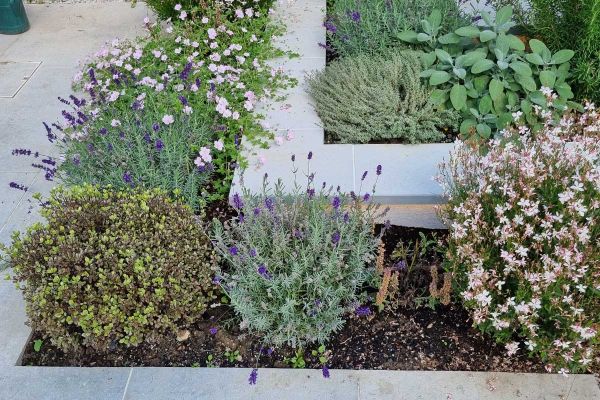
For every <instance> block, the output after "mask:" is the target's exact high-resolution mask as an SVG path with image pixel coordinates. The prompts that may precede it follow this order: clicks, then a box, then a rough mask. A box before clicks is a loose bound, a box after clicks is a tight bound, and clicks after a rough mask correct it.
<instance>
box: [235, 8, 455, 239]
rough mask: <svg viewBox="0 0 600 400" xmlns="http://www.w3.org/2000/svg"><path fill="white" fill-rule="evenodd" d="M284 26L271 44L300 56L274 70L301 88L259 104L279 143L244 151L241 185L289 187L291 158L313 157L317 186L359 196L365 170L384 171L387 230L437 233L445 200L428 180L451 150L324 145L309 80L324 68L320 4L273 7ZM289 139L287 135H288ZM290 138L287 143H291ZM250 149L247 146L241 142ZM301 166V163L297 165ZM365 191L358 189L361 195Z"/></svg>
mask: <svg viewBox="0 0 600 400" xmlns="http://www.w3.org/2000/svg"><path fill="white" fill-rule="evenodd" d="M273 17H274V18H275V19H276V20H279V21H281V22H283V23H284V24H285V25H286V27H287V31H286V33H285V34H284V35H283V36H281V37H279V38H277V40H276V43H277V44H278V45H280V46H281V47H282V48H283V49H286V50H290V51H292V52H295V53H297V54H298V55H299V57H296V58H292V59H289V60H287V59H277V60H274V61H273V65H278V66H282V67H283V69H284V71H285V72H286V73H287V74H289V75H291V76H292V77H294V78H296V79H297V80H298V85H297V86H296V87H294V88H292V89H290V90H287V91H285V92H283V93H282V94H284V95H285V98H283V99H282V100H278V101H272V102H269V103H268V104H262V105H261V109H260V111H261V112H262V113H263V114H264V115H265V120H264V124H265V126H266V127H268V128H269V129H272V130H273V131H274V132H275V135H276V137H279V138H280V139H279V140H278V143H280V144H274V145H273V146H272V147H271V148H269V149H259V148H255V147H252V146H250V145H248V146H247V148H246V151H245V153H244V155H245V156H246V157H247V158H248V159H249V160H250V168H248V169H247V170H245V171H244V177H243V179H244V185H245V186H246V187H247V188H248V189H250V190H259V189H260V188H261V187H262V181H263V176H264V174H265V172H267V171H268V174H269V176H270V178H272V179H273V180H276V179H278V178H281V179H282V181H283V183H284V184H285V185H286V186H288V188H290V189H291V187H292V186H293V180H292V173H291V169H290V158H291V156H292V155H295V156H296V157H297V158H298V159H299V160H300V159H304V158H305V157H306V155H307V154H308V152H309V151H312V152H313V154H314V158H313V160H312V165H311V172H315V175H316V178H315V179H316V180H317V181H318V182H326V183H327V184H328V185H334V186H335V185H340V187H341V189H342V190H344V191H354V192H358V191H359V189H360V187H361V177H362V174H363V173H364V171H366V170H372V169H374V168H375V166H377V165H381V166H382V167H383V171H384V173H383V174H382V175H381V177H380V180H379V184H378V190H377V192H376V193H375V195H374V199H375V201H377V202H379V203H381V204H382V205H385V206H389V207H390V209H391V210H390V213H389V214H388V216H387V218H388V219H389V220H390V221H391V223H392V224H396V225H404V226H413V227H424V228H431V229H440V228H443V227H444V225H443V224H442V222H441V221H440V220H439V218H438V217H437V212H436V209H435V205H438V204H441V203H443V202H444V200H443V198H442V190H441V188H440V187H439V185H438V184H437V183H435V182H434V181H433V178H434V177H435V176H436V175H437V173H438V165H439V163H440V162H442V161H443V160H444V159H445V158H447V156H448V153H449V152H450V151H451V150H452V148H453V144H451V143H434V144H415V145H409V144H393V143H388V144H339V143H334V144H327V143H326V140H325V134H324V130H323V128H322V126H321V121H320V119H319V117H318V115H317V113H316V111H315V109H314V107H313V101H312V99H311V97H310V96H309V94H308V93H307V91H306V90H307V82H306V76H307V74H310V73H313V72H315V71H319V70H322V69H323V68H325V65H326V56H327V54H326V53H327V52H326V45H325V43H326V41H327V38H326V31H325V27H324V26H323V21H325V19H326V7H325V0H308V1H295V2H293V3H292V4H285V5H280V6H278V7H276V11H275V13H274V15H273ZM290 133H291V136H289V134H290ZM288 136H289V137H291V138H292V139H291V140H288ZM244 143H246V144H247V142H244ZM300 167H303V164H300ZM239 182H240V174H239V171H238V172H237V173H236V175H235V177H234V181H233V185H232V189H231V192H230V197H232V196H233V194H234V193H236V192H237V191H239ZM367 186H369V188H370V185H366V186H363V189H365V188H366V187H367Z"/></svg>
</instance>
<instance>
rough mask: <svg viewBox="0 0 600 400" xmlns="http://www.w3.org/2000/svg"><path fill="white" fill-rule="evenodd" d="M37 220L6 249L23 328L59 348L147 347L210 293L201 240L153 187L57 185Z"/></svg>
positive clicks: (182, 322)
mask: <svg viewBox="0 0 600 400" xmlns="http://www.w3.org/2000/svg"><path fill="white" fill-rule="evenodd" d="M42 215H43V216H44V217H45V219H46V222H45V223H38V224H35V225H33V226H32V227H31V228H29V230H28V231H27V233H26V234H25V235H20V234H19V233H16V234H15V236H14V240H13V245H12V247H11V248H10V249H9V251H8V253H9V255H10V264H11V265H12V267H13V269H14V272H15V275H14V280H15V282H16V283H17V285H18V286H19V287H20V288H21V289H22V290H23V293H24V297H25V300H26V303H27V314H28V317H29V322H30V324H31V326H32V328H33V329H34V330H35V331H38V332H40V333H41V334H42V335H43V336H44V337H46V338H48V339H49V340H50V341H51V342H52V343H53V344H54V345H56V346H58V347H60V348H62V349H64V350H67V349H79V348H82V347H91V348H94V349H95V350H98V351H103V350H109V349H113V348H115V347H116V346H118V345H127V346H135V345H138V344H140V343H142V342H151V341H152V340H153V337H156V336H157V335H164V334H169V333H170V332H175V331H176V330H177V329H180V328H181V327H185V326H186V325H188V324H191V323H193V322H194V321H197V320H198V319H199V318H201V316H202V314H203V313H204V311H205V310H206V308H207V303H208V302H209V301H210V300H211V299H212V298H213V297H214V296H213V288H214V286H213V284H212V281H211V276H212V274H213V270H214V269H215V268H216V264H217V256H216V254H215V252H214V251H213V248H212V245H211V243H210V240H209V239H208V237H207V236H206V235H205V234H204V232H203V229H202V227H201V225H199V223H198V221H197V220H196V217H195V216H194V215H193V213H192V212H191V210H190V209H189V208H188V207H187V206H185V205H183V204H180V203H177V202H174V201H172V200H170V199H169V197H168V195H166V194H165V193H163V192H161V191H158V190H155V191H113V190H111V189H110V188H108V189H100V188H97V187H94V186H90V185H86V186H76V187H73V188H72V189H70V190H67V189H63V188H60V187H59V188H57V189H55V190H54V191H53V192H52V195H51V196H50V200H49V202H48V203H47V205H46V206H45V207H44V209H43V211H42ZM173 335H175V333H173Z"/></svg>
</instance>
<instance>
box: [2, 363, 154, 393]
mask: <svg viewBox="0 0 600 400" xmlns="http://www.w3.org/2000/svg"><path fill="white" fill-rule="evenodd" d="M130 372H131V368H72V367H64V368H63V367H12V368H7V369H3V370H2V371H1V372H0V399H7V400H9V399H10V400H121V399H122V398H123V393H124V391H125V387H126V385H127V380H128V379H129V374H130ZM148 398H152V397H148Z"/></svg>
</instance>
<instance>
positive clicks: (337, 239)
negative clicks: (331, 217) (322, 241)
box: [331, 231, 340, 246]
mask: <svg viewBox="0 0 600 400" xmlns="http://www.w3.org/2000/svg"><path fill="white" fill-rule="evenodd" d="M339 242H340V233H339V232H338V231H335V232H333V235H331V243H333V245H334V246H335V245H337V244H338V243H339Z"/></svg>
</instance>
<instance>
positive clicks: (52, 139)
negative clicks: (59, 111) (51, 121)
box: [42, 122, 56, 143]
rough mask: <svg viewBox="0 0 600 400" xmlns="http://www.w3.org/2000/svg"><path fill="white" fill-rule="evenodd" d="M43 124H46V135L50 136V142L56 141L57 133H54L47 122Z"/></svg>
mask: <svg viewBox="0 0 600 400" xmlns="http://www.w3.org/2000/svg"><path fill="white" fill-rule="evenodd" d="M42 124H44V128H46V137H47V138H48V141H49V142H50V143H54V141H55V140H56V135H55V134H54V133H52V129H51V128H50V127H49V126H48V124H47V123H45V122H42Z"/></svg>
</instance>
